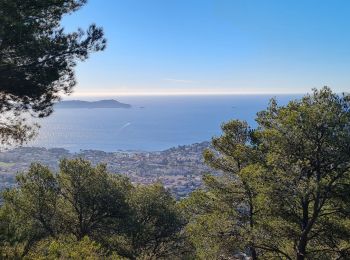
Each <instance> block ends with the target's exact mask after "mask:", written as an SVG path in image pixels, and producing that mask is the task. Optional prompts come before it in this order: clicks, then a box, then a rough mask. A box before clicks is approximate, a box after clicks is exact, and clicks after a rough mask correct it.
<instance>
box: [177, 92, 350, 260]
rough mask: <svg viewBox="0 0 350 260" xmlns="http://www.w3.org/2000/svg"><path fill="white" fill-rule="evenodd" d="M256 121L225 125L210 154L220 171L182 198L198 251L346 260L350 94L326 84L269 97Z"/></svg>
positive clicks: (211, 255) (209, 159) (204, 255)
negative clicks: (296, 96) (283, 99)
mask: <svg viewBox="0 0 350 260" xmlns="http://www.w3.org/2000/svg"><path fill="white" fill-rule="evenodd" d="M257 123H258V128H257V129H255V130H251V129H250V128H249V127H248V125H247V124H246V123H245V122H240V121H231V122H228V123H226V124H224V125H223V126H222V130H223V135H222V136H220V137H217V138H213V142H212V144H213V149H211V150H208V151H206V152H205V154H204V156H205V159H206V161H207V162H208V163H209V164H210V165H211V166H212V167H214V168H216V169H219V170H222V174H220V175H218V176H213V175H207V176H205V177H204V182H205V186H206V188H205V190H204V191H201V192H196V193H194V194H193V195H191V197H190V198H189V199H187V200H186V201H185V202H183V203H182V205H183V207H184V209H185V211H186V212H187V215H188V216H189V217H190V223H189V225H188V227H189V229H188V234H189V235H190V239H191V241H193V243H194V245H195V246H196V250H197V255H198V256H199V258H201V259H206V258H208V257H209V258H213V259H219V258H221V257H224V258H230V257H233V256H234V255H235V254H236V253H237V252H245V253H247V254H248V255H250V256H251V257H252V258H253V259H257V258H258V257H259V258H262V259H275V258H278V259H280V258H283V259H294V258H296V259H306V258H307V259H338V258H339V259H347V258H348V257H349V253H350V244H349V239H348V238H349V237H350V233H349V232H350V229H349V223H350V222H349V221H350V211H349V210H348V209H349V203H350V199H349V198H350V197H349V195H350V194H349V191H350V186H349V182H350V176H349V175H350V155H349V154H350V96H347V95H343V96H339V95H336V94H334V93H332V91H331V90H330V89H329V88H327V87H325V88H323V89H321V90H319V91H318V90H314V92H313V94H312V95H307V96H305V97H304V98H302V99H301V100H295V101H291V102H290V103H289V104H288V105H286V106H278V105H277V102H276V101H275V100H271V102H270V105H269V107H268V108H267V109H266V110H265V111H262V112H260V113H258V116H257ZM219 223H222V224H221V225H220V224H219ZM205 230H208V232H205ZM216 238H218V239H216ZM203 241H205V242H203ZM207 241H208V242H207ZM214 256H215V257H214Z"/></svg>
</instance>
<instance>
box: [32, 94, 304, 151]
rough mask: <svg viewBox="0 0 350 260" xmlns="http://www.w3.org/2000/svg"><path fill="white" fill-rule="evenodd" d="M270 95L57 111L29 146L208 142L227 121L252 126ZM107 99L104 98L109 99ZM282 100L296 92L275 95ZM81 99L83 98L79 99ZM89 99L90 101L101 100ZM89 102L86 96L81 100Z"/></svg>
mask: <svg viewBox="0 0 350 260" xmlns="http://www.w3.org/2000/svg"><path fill="white" fill-rule="evenodd" d="M271 97H272V96H271V95H227V96H130V97H127V96H123V97H113V98H114V99H116V100H118V101H120V102H123V103H128V104H131V105H132V108H130V109H123V108H113V109H102V108H98V109H56V110H55V112H54V113H53V114H52V115H51V116H49V117H47V118H44V119H41V120H40V121H39V124H40V125H41V128H40V130H39V134H38V136H37V138H36V139H35V140H33V141H31V142H30V143H28V146H39V147H46V148H52V147H60V148H66V149H68V150H70V151H72V152H77V151H79V150H87V149H94V150H103V151H108V152H112V151H119V150H124V151H131V150H132V151H160V150H165V149H167V148H170V147H175V146H178V145H187V144H192V143H196V142H202V141H209V140H210V139H211V138H212V137H213V136H218V135H220V133H221V129H220V125H221V124H222V123H223V122H226V121H228V120H230V119H241V120H246V121H247V122H248V123H249V124H250V125H251V126H252V127H255V126H256V123H255V120H254V119H255V117H256V113H257V112H258V111H260V110H263V109H265V108H266V107H267V105H268V102H269V99H270V98H271ZM110 98H111V97H108V99H110ZM276 98H277V100H278V102H279V104H286V103H287V102H288V101H289V100H292V99H295V98H297V96H288V95H280V96H276ZM79 99H81V100H82V98H79ZM100 99H103V98H101V97H99V98H89V99H88V100H100ZM84 100H87V99H84Z"/></svg>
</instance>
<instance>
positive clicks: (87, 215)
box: [0, 159, 187, 259]
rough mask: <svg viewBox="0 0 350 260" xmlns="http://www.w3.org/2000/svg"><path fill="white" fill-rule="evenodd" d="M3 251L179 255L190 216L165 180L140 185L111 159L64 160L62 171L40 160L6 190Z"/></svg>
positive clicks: (1, 215) (53, 255) (0, 225)
mask: <svg viewBox="0 0 350 260" xmlns="http://www.w3.org/2000/svg"><path fill="white" fill-rule="evenodd" d="M3 197H4V204H3V205H2V207H1V209H0V231H1V232H0V234H1V235H0V253H1V256H2V257H3V258H6V257H7V258H16V257H17V258H22V257H27V258H29V259H38V258H39V259H57V258H61V259H67V258H69V259H86V258H88V259H96V258H107V257H109V258H113V259H122V257H126V258H128V259H155V258H157V259H161V258H167V257H172V258H174V259H176V258H179V257H181V256H183V255H184V254H185V253H187V251H186V250H184V248H185V247H184V244H185V239H184V237H183V233H182V230H183V227H184V225H185V220H184V218H183V215H182V213H181V212H180V210H179V208H178V206H177V203H176V201H175V200H174V199H173V197H172V196H171V194H170V193H169V192H168V191H166V190H165V189H164V188H163V187H162V186H161V185H159V184H155V185H149V186H133V185H132V184H131V183H130V181H129V180H128V179H127V178H125V177H122V176H120V175H112V174H109V173H108V172H107V170H106V166H105V165H103V164H100V165H97V166H95V167H94V166H92V165H91V164H90V163H89V162H88V161H85V160H82V159H74V160H66V159H64V160H62V161H61V163H60V171H59V172H58V173H57V174H54V173H52V172H51V171H50V170H49V169H48V168H47V167H45V166H42V165H40V164H32V165H31V167H30V169H29V171H28V172H26V173H22V174H20V175H19V176H18V177H17V187H16V188H14V189H10V190H7V191H6V192H5V193H4V196H3Z"/></svg>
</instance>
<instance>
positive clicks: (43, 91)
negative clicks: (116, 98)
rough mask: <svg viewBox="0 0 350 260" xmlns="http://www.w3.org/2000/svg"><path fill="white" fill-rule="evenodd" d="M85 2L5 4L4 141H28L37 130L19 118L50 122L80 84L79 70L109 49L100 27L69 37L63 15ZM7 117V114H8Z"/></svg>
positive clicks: (0, 2) (0, 126) (0, 26)
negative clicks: (62, 98)
mask: <svg viewBox="0 0 350 260" xmlns="http://www.w3.org/2000/svg"><path fill="white" fill-rule="evenodd" d="M85 3H86V0H0V112H1V118H0V119H1V121H0V138H1V142H2V143H3V144H4V143H9V142H11V141H17V142H23V141H25V140H26V139H27V138H30V137H31V136H33V135H32V134H33V131H31V130H33V128H31V127H30V125H28V124H25V123H24V121H23V118H22V119H18V117H19V115H20V114H21V113H24V112H28V113H29V114H30V115H32V116H35V117H45V116H48V115H49V114H50V113H51V112H52V108H53V104H54V102H56V101H58V100H59V99H60V95H62V94H67V93H71V91H72V88H73V86H74V85H75V84H76V81H75V78H74V67H75V65H76V62H77V61H78V60H81V61H83V60H85V59H87V58H88V56H89V53H91V52H95V51H101V50H103V49H104V48H105V46H106V40H105V38H104V37H103V31H102V29H101V28H99V27H97V26H96V25H94V24H93V25H90V27H89V28H88V29H87V30H86V31H83V30H82V29H79V30H78V31H76V32H69V33H67V32H65V31H64V28H63V27H62V26H61V20H62V17H63V16H64V15H67V14H71V13H72V12H75V11H76V10H78V9H79V8H81V7H82V6H83V5H84V4H85ZM6 112H7V114H6Z"/></svg>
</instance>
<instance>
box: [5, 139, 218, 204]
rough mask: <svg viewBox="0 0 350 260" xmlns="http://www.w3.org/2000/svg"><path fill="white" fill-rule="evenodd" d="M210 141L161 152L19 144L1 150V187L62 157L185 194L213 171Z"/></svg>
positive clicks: (179, 195)
mask: <svg viewBox="0 0 350 260" xmlns="http://www.w3.org/2000/svg"><path fill="white" fill-rule="evenodd" d="M209 146H210V143H209V142H202V143H196V144H192V145H184V146H178V147H174V148H170V149H168V150H164V151H160V152H142V151H141V152H128V151H117V152H104V151H98V150H81V151H80V152H78V153H71V152H69V151H68V150H66V149H63V148H51V149H46V148H39V147H19V148H15V149H12V150H8V151H4V152H2V153H0V190H2V189H5V188H9V187H14V186H15V176H16V174H18V173H20V172H23V171H26V170H27V169H28V167H29V166H30V164H31V163H34V162H39V163H41V164H43V165H46V166H48V167H49V168H50V169H51V170H53V171H57V170H58V164H59V161H60V159H63V158H77V157H81V158H83V159H87V160H89V161H90V162H91V163H92V164H93V165H96V164H98V163H104V164H106V165H107V168H108V170H109V171H110V172H111V173H116V174H123V175H126V176H127V177H128V178H129V179H130V180H131V181H132V182H133V183H140V184H150V183H155V182H161V183H162V184H163V185H164V186H165V187H166V188H167V189H169V190H170V191H171V192H172V193H173V194H174V195H175V196H176V197H177V198H182V197H186V196H187V195H188V194H189V193H190V192H191V191H193V190H195V189H197V188H199V187H200V186H201V183H202V182H201V176H202V174H203V173H206V172H213V171H214V170H212V169H210V168H209V167H208V166H207V165H206V164H205V163H204V160H203V156H202V153H203V151H204V150H205V149H207V148H209Z"/></svg>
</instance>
